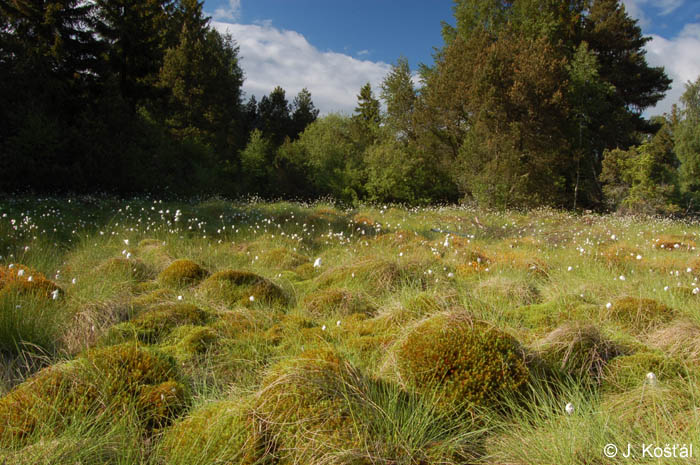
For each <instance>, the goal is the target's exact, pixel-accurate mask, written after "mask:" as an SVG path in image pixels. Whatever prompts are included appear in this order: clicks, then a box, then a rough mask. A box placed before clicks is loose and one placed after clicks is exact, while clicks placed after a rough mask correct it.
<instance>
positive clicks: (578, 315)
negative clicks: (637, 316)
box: [506, 295, 597, 330]
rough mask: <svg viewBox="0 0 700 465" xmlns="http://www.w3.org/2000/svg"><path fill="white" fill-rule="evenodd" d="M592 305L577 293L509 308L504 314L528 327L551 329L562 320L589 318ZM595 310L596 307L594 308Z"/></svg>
mask: <svg viewBox="0 0 700 465" xmlns="http://www.w3.org/2000/svg"><path fill="white" fill-rule="evenodd" d="M593 310H594V307H593V306H591V305H588V304H586V303H585V301H584V299H582V298H581V297H579V296H577V295H567V296H563V297H560V298H557V299H555V300H551V301H549V302H544V303H541V304H533V305H525V306H522V307H517V308H514V309H510V310H508V311H507V312H506V315H507V316H508V317H509V318H510V319H512V320H513V321H514V322H515V323H517V324H518V325H522V326H524V327H526V328H529V329H544V330H552V329H554V328H556V326H557V325H559V324H561V323H562V322H563V321H575V320H583V319H586V318H589V317H590V315H591V313H593ZM596 310H597V309H596Z"/></svg>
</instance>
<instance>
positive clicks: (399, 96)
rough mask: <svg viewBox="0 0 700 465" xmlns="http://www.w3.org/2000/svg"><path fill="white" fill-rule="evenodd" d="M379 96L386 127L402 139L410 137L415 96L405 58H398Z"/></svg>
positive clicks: (411, 134)
mask: <svg viewBox="0 0 700 465" xmlns="http://www.w3.org/2000/svg"><path fill="white" fill-rule="evenodd" d="M380 96H381V98H382V99H383V100H384V101H385V102H386V122H387V125H388V126H390V127H391V128H392V130H393V131H395V132H396V133H398V134H399V135H400V136H402V137H412V136H413V130H412V127H411V119H412V117H413V110H414V107H415V104H416V97H417V95H416V90H415V89H414V87H413V78H412V76H411V69H410V67H409V66H408V60H407V59H406V58H405V57H401V58H399V60H398V61H397V63H396V65H394V66H392V67H391V71H390V72H389V74H388V75H387V76H386V77H385V78H384V81H383V82H382V92H381V94H380Z"/></svg>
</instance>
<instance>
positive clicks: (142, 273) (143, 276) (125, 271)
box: [97, 257, 155, 281]
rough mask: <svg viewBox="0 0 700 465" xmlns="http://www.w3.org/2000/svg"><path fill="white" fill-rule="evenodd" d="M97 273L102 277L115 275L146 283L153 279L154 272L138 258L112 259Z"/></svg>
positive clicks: (103, 264) (104, 263)
mask: <svg viewBox="0 0 700 465" xmlns="http://www.w3.org/2000/svg"><path fill="white" fill-rule="evenodd" d="M97 273H99V274H102V275H113V276H118V277H123V278H126V279H129V280H134V281H146V280H149V279H153V277H154V276H155V273H154V271H153V270H152V269H151V267H149V266H148V265H146V264H145V263H144V262H143V261H141V260H139V259H138V258H129V259H127V258H121V257H120V258H110V259H109V260H107V261H105V262H103V263H102V264H101V265H100V266H99V267H98V268H97Z"/></svg>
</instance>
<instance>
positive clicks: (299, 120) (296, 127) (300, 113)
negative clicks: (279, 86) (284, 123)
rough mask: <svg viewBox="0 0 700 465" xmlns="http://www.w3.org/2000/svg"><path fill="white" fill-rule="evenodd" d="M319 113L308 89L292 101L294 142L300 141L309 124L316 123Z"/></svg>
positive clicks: (291, 135) (291, 134) (292, 137)
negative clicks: (300, 136)
mask: <svg viewBox="0 0 700 465" xmlns="http://www.w3.org/2000/svg"><path fill="white" fill-rule="evenodd" d="M318 113H319V110H318V109H317V108H316V107H315V106H314V102H313V101H312V100H311V92H309V90H308V89H306V88H303V89H301V91H300V92H299V93H298V94H297V96H296V97H294V100H293V101H292V107H291V118H292V121H291V132H290V138H291V139H292V140H294V139H298V138H299V134H301V133H302V132H303V131H304V129H306V127H307V126H308V125H309V124H311V123H313V122H314V121H316V118H318Z"/></svg>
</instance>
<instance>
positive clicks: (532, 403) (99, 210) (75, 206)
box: [0, 197, 700, 465]
mask: <svg viewBox="0 0 700 465" xmlns="http://www.w3.org/2000/svg"><path fill="white" fill-rule="evenodd" d="M662 243H663V244H664V245H665V246H664V247H663V248H661V247H660V244H662ZM676 243H678V244H679V247H675V244H676ZM696 243H700V226H699V225H698V224H697V223H693V222H687V221H686V222H684V221H673V220H669V219H660V218H647V217H618V216H605V215H594V214H585V215H574V214H571V213H568V212H559V211H554V210H549V209H540V210H534V211H529V212H523V211H510V212H499V211H487V210H481V209H476V208H473V207H467V206H443V207H430V208H412V209H405V208H401V207H397V206H390V205H386V206H384V205H375V206H372V205H363V206H359V207H353V208H350V207H346V206H340V205H335V204H333V203H331V202H318V203H314V204H301V203H293V202H273V203H265V202H261V201H259V200H256V199H250V200H248V201H240V202H229V201H226V200H223V199H204V200H201V199H199V200H198V199H188V200H185V201H167V202H166V201H160V200H153V199H148V198H141V199H130V200H119V199H113V198H70V199H68V198H64V199H60V198H56V199H38V198H30V197H28V198H17V199H6V200H4V201H3V202H2V203H0V266H5V267H9V265H10V264H12V265H13V266H19V265H24V266H27V267H29V268H31V269H33V270H36V272H37V273H42V275H44V276H45V277H46V278H47V279H48V280H50V281H51V282H53V283H54V284H55V285H56V286H57V287H58V288H60V292H59V294H58V295H57V298H55V299H54V298H52V297H51V295H46V294H43V295H34V294H29V295H24V294H17V293H8V292H6V293H5V294H3V291H2V289H1V288H0V352H2V363H1V365H2V366H1V367H0V368H1V369H0V377H1V379H2V389H1V390H0V393H3V394H6V393H7V392H8V391H9V390H10V389H12V387H13V386H16V385H18V384H20V383H21V382H22V381H23V380H24V379H26V378H27V377H29V376H31V375H32V374H33V373H34V372H35V371H36V370H37V369H39V368H41V367H42V366H46V365H48V364H52V363H58V362H60V361H62V360H66V359H74V358H76V357H80V354H81V353H84V352H85V351H86V350H88V349H90V348H94V347H106V346H109V345H112V344H116V343H117V342H124V341H126V342H128V341H136V340H139V341H140V342H139V344H141V345H142V346H144V347H147V348H148V350H152V351H155V353H158V354H160V355H159V356H162V357H166V358H167V357H172V359H173V360H174V363H175V366H177V369H178V373H179V375H178V376H180V377H181V378H179V379H183V380H185V382H186V384H187V388H188V390H189V391H188V392H190V393H191V396H192V399H193V402H192V406H191V407H190V408H189V409H187V410H185V411H184V412H179V413H178V417H177V418H176V420H175V424H174V425H172V426H170V425H165V426H163V427H162V428H160V429H157V430H149V431H144V430H143V429H142V428H141V427H139V426H137V425H136V422H135V421H132V417H131V416H130V415H132V414H136V413H138V412H126V411H125V413H124V416H123V418H122V419H121V420H120V421H119V422H117V423H115V424H113V425H111V426H109V425H105V424H104V422H101V421H100V419H99V418H98V417H94V416H91V414H85V413H83V414H81V415H80V416H77V417H75V418H66V419H61V420H60V422H61V424H62V425H63V429H62V432H61V433H60V434H59V435H58V436H57V435H55V434H53V433H52V432H51V431H50V430H49V429H50V426H46V427H41V428H37V429H35V430H34V431H32V432H31V434H30V435H29V436H28V438H27V439H26V440H25V441H23V442H22V443H21V444H20V443H16V444H15V443H13V444H0V449H1V448H2V447H6V448H9V449H8V450H9V452H7V453H5V452H3V454H6V455H5V456H2V455H0V462H1V461H2V460H6V461H7V462H8V463H78V462H79V463H84V464H98V463H100V464H101V463H115V464H122V463H123V464H127V463H130V464H131V463H138V464H148V465H161V464H166V463H201V464H205V463H216V461H217V460H220V461H224V462H226V463H246V464H251V463H273V462H274V461H275V460H277V459H280V463H309V464H329V463H353V464H354V463H358V464H365V463H395V464H423V463H445V464H448V463H455V464H456V463H488V464H494V465H495V464H503V463H509V464H540V463H551V464H588V463H641V462H643V460H641V457H636V458H634V457H633V458H629V459H626V460H623V459H621V458H620V457H617V458H614V459H609V458H606V457H605V456H604V455H603V448H604V447H605V446H606V445H607V444H610V443H612V444H616V445H617V446H618V447H620V448H621V449H622V448H623V447H625V448H626V446H627V444H628V443H630V444H633V445H634V444H637V445H639V447H641V444H642V443H643V442H646V443H649V442H654V443H655V444H661V446H662V447H663V445H665V444H666V443H669V444H683V443H690V442H692V440H693V439H694V438H697V434H698V432H699V431H698V425H699V424H700V421H698V420H699V419H698V417H697V412H698V411H699V410H698V406H699V405H698V401H697V400H698V398H697V394H698V389H697V376H698V373H700V371H698V368H699V367H700V355H699V354H700V345H699V344H698V343H697V342H696V339H697V338H698V337H699V336H700V289H698V287H700V285H699V283H698V279H699V278H700V254H699V252H698V251H697V250H695V249H694V248H693V245H692V244H696ZM680 244H683V245H682V246H681V245H680ZM667 245H668V247H667ZM181 259H187V260H191V261H192V262H194V263H195V264H196V265H197V266H199V267H201V269H202V270H204V272H205V273H204V274H202V275H201V279H200V278H198V279H192V280H186V281H182V282H181V281H178V280H175V281H173V280H167V279H159V275H160V273H161V272H162V271H163V270H164V269H165V268H166V267H167V266H168V265H170V264H171V263H172V262H173V261H175V260H181ZM227 271H235V272H236V273H238V272H245V273H247V274H246V276H251V275H250V273H252V276H258V277H259V278H260V279H258V278H256V279H253V280H242V281H241V282H238V283H234V284H230V288H229V289H228V291H229V293H228V294H220V293H217V292H211V289H208V288H207V285H206V284H205V283H204V282H205V281H206V278H207V277H209V276H211V275H214V274H216V273H218V272H227ZM26 278H27V276H24V275H23V276H21V277H19V279H20V280H23V279H24V280H26ZM13 279H14V278H13ZM261 283H266V284H265V286H267V287H266V289H267V290H268V291H269V290H270V289H275V291H274V292H275V293H279V295H278V297H279V299H278V300H276V301H274V302H268V301H266V300H265V298H264V296H265V294H264V292H263V291H264V289H263V287H264V286H263V287H261V286H262V284H261ZM275 295H277V294H275ZM256 296H257V298H255V297H256ZM250 297H253V298H252V299H251V298H250ZM626 299H627V300H626ZM634 299H637V300H634ZM643 299H651V300H653V301H654V302H655V304H654V305H655V306H653V308H658V309H662V310H659V311H660V312H662V313H663V311H665V310H663V308H668V309H669V312H668V313H663V315H666V316H664V317H663V318H662V317H661V316H659V317H658V318H656V317H655V318H652V319H651V320H649V318H645V315H639V314H635V313H634V311H635V309H636V308H637V307H634V305H632V307H630V308H631V310H630V309H628V311H629V312H631V313H629V314H628V313H624V312H622V311H621V310H620V309H619V308H618V307H615V305H618V303H619V302H628V303H629V302H637V301H644V300H643ZM173 304H192V305H194V306H196V307H197V308H198V309H200V310H201V311H202V313H201V315H205V317H203V318H201V319H197V320H196V321H194V320H192V321H190V320H187V321H185V320H182V321H180V320H173V321H169V322H165V321H164V322H162V323H163V324H162V325H160V326H158V337H154V338H143V337H141V336H140V335H139V334H140V333H139V332H138V331H137V330H136V329H135V326H134V324H135V323H139V322H143V321H146V320H148V315H149V314H150V313H148V312H149V311H150V310H152V309H153V308H154V307H159V306H163V305H173ZM656 304H658V306H656ZM649 308H652V307H649ZM161 313H162V314H163V315H166V314H167V312H161ZM438 313H441V314H446V315H469V318H470V319H472V320H473V321H475V322H480V323H479V324H485V325H487V326H488V327H495V328H497V329H498V330H499V331H502V332H504V333H506V334H508V335H510V336H512V337H513V338H514V339H515V340H517V341H518V344H519V345H518V350H519V351H521V352H522V353H521V356H522V357H523V360H524V361H525V362H526V364H527V367H528V370H529V380H528V382H527V384H526V388H525V389H524V390H523V391H522V392H518V393H515V394H513V395H512V396H506V397H505V398H503V399H501V400H500V404H498V405H495V406H494V405H489V406H483V405H470V404H467V403H459V402H457V403H454V402H456V401H454V402H453V404H452V405H451V408H446V405H445V402H443V401H441V399H442V398H443V397H444V396H445V390H446V389H447V388H448V387H447V385H444V384H440V383H441V381H439V380H438V381H436V383H437V384H436V385H435V386H433V387H432V388H431V389H415V387H413V386H412V385H411V384H410V383H409V382H407V379H405V378H406V377H405V376H402V375H401V373H400V370H398V369H397V366H398V363H397V358H396V357H398V356H399V351H398V349H397V348H398V347H399V346H400V345H401V344H402V342H403V341H405V340H406V337H407V334H408V333H409V332H410V331H411V330H412V328H415V327H416V326H417V325H419V324H420V323H421V322H423V321H425V320H426V319H429V318H430V317H431V316H434V315H436V314H438ZM662 313H660V314H659V315H662ZM159 314H160V313H159ZM140 315H146V316H145V317H144V316H140ZM163 318H169V317H166V316H164V317H163ZM132 320H133V321H132ZM149 321H150V320H149ZM156 323H158V322H156ZM139 324H141V323H139ZM149 324H150V323H149ZM117 325H118V326H117ZM129 328H131V331H129ZM571 328H574V330H571ZM576 328H583V329H581V331H579V332H578V333H577V331H578V330H576ZM580 332H583V333H585V334H584V336H585V335H586V334H587V335H589V336H590V335H594V336H595V337H594V338H593V339H595V340H596V341H598V340H599V341H600V344H601V347H603V346H604V347H609V348H614V350H612V349H611V350H610V351H608V352H605V351H603V352H600V351H599V352H596V350H598V348H596V347H594V348H593V350H588V349H586V350H584V349H585V347H584V344H581V343H579V342H580V340H582V339H580V338H579V339H577V338H578V337H579V336H580V334H579V333H580ZM577 334H578V335H579V336H577ZM591 337H592V336H591ZM596 338H598V339H596ZM583 339H585V337H584V338H583ZM588 340H589V341H590V340H592V339H591V338H589V339H588ZM605 344H608V345H609V346H608V345H605ZM594 345H595V344H594ZM443 346H445V347H448V346H449V344H447V345H444V344H443ZM553 346H556V348H557V350H553V349H552V347H553ZM559 349H562V350H559ZM600 350H601V351H602V350H603V349H600ZM310 351H312V353H314V351H330V352H332V353H336V354H338V357H340V360H342V362H339V363H340V365H337V366H336V365H332V364H331V365H332V366H328V367H326V368H323V369H322V370H321V372H319V373H317V372H316V371H314V370H312V371H311V372H310V373H311V375H310V376H311V378H312V380H313V379H315V378H314V376H316V375H317V374H318V375H319V379H318V382H319V383H321V385H320V386H318V385H315V384H313V383H315V382H316V381H313V383H312V384H311V385H310V387H309V389H311V390H312V391H313V390H314V389H316V388H319V389H320V390H319V391H318V392H316V391H313V392H314V394H313V396H320V397H313V396H312V397H311V398H312V399H316V401H317V402H318V403H319V406H318V407H319V409H320V410H319V411H320V412H328V411H327V410H323V409H324V408H328V407H329V406H335V407H334V408H337V409H339V411H341V412H342V415H341V417H339V419H338V423H337V424H336V425H335V426H334V428H336V430H334V431H326V430H322V429H319V430H316V429H313V428H311V429H310V430H308V429H305V428H306V427H302V426H299V425H317V426H318V425H323V424H328V423H324V422H320V423H319V422H317V419H314V418H313V415H314V414H315V413H318V412H317V411H316V410H314V407H315V406H313V405H311V406H309V405H302V404H294V403H292V404H291V405H287V406H286V407H285V408H289V409H291V410H290V411H293V412H296V413H295V414H299V415H302V413H303V415H307V416H309V415H310V416H309V417H304V416H303V415H302V416H301V417H299V418H295V419H292V418H290V419H288V420H289V421H290V422H294V421H297V422H299V424H298V425H297V426H299V428H301V429H299V428H297V427H295V426H294V424H292V423H290V424H287V423H284V424H278V425H267V426H265V428H263V430H264V431H271V432H274V434H273V435H272V436H265V435H262V436H261V435H260V434H261V431H262V430H261V431H256V430H255V429H254V428H253V425H258V426H260V425H265V424H264V423H259V421H260V418H257V417H256V416H255V415H256V409H255V408H254V406H255V405H256V402H259V401H260V399H261V396H263V397H264V396H265V395H266V394H265V393H266V391H265V389H266V386H268V385H269V383H270V379H271V378H270V377H272V379H273V380H274V377H275V376H277V375H278V374H279V373H280V370H283V369H282V368H280V367H289V366H295V365H294V364H295V363H297V361H298V360H300V359H303V358H304V357H307V356H308V354H309V352H310ZM574 351H580V352H577V353H573V352H574ZM552 354H554V355H552ZM634 354H641V355H640V356H638V357H637V356H635V357H637V358H634V359H633V360H640V361H641V362H640V363H646V362H644V361H645V360H652V361H653V360H659V357H662V358H663V357H665V359H667V360H668V362H669V364H671V365H672V366H674V367H677V366H681V367H683V370H682V373H681V375H679V374H678V372H677V370H676V371H669V373H673V376H672V377H670V378H669V377H668V376H667V375H666V374H662V373H659V378H658V382H657V383H656V384H654V385H651V384H650V383H648V382H647V381H646V379H647V378H644V376H645V375H646V373H647V372H649V371H651V370H652V369H654V368H653V367H646V366H640V367H638V370H636V369H635V370H631V371H630V373H632V375H633V376H639V377H640V379H639V380H637V381H635V380H631V381H629V386H632V387H627V385H625V387H624V388H621V387H620V386H617V385H616V387H615V388H614V389H613V388H611V387H610V382H611V379H609V377H611V376H612V374H610V373H609V372H607V371H606V370H605V367H606V366H607V365H606V363H608V362H610V361H611V360H614V357H617V356H631V355H634ZM649 354H651V355H649ZM438 355H439V354H438ZM647 355H649V356H647ZM575 357H580V358H579V359H577V360H579V361H580V363H581V364H582V365H581V366H584V367H587V366H589V365H586V364H587V363H590V364H592V365H590V366H593V365H595V366H596V370H597V371H595V374H594V375H591V373H590V372H587V371H586V370H583V372H580V371H579V372H576V373H567V369H568V368H567V367H569V366H570V364H569V363H568V360H573V359H574V358H575ZM586 357H590V359H586ZM611 357H612V358H611ZM654 357H656V358H654ZM435 363H440V360H439V358H438V359H436V361H435ZM671 365H669V366H671ZM334 367H335V368H334ZM598 368H600V369H598ZM324 370H330V371H324ZM333 370H337V371H336V372H333ZM283 371H284V370H283ZM332 373H335V374H332ZM572 374H573V375H575V376H572ZM662 375H664V376H662ZM294 376H298V374H296V375H294ZM334 376H339V378H337V379H336V378H334ZM328 377H330V378H328ZM641 378H643V379H641ZM329 380H331V381H332V382H330V381H329ZM327 382H329V383H330V384H326V383H327ZM329 386H330V387H329ZM166 394H167V392H166ZM2 399H3V398H0V410H2V408H3V404H2V402H3V400H2ZM132 400H133V402H134V403H133V404H129V403H128V402H127V405H132V407H133V408H134V409H136V410H138V408H143V405H142V404H139V403H138V402H137V399H132ZM157 400H158V399H157V398H154V402H157ZM299 402H301V401H299ZM327 402H328V404H326V403H327ZM451 402H452V401H451ZM567 404H571V406H572V408H573V413H571V414H569V413H567V411H566V410H565V407H566V405H567ZM330 411H331V412H332V410H330ZM300 412H301V413H300ZM270 418H271V417H270ZM277 420H279V418H277ZM277 420H276V421H277ZM266 421H270V419H269V418H268V420H266ZM256 422H257V423H256ZM314 422H316V423H314ZM2 427H3V425H0V429H2ZM319 428H320V427H319ZM117 443H118V444H124V448H123V449H121V450H117V448H116V447H115V444H117ZM290 444H293V445H295V447H293V448H291V449H285V447H288V446H289V445H290ZM173 447H174V448H175V449H177V451H178V453H177V454H174V453H172V452H170V449H172V448H173ZM261 448H262V449H261ZM42 460H43V462H42Z"/></svg>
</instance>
